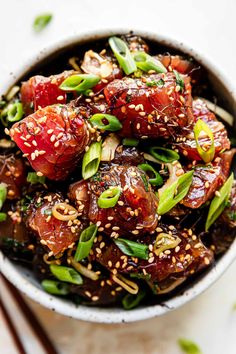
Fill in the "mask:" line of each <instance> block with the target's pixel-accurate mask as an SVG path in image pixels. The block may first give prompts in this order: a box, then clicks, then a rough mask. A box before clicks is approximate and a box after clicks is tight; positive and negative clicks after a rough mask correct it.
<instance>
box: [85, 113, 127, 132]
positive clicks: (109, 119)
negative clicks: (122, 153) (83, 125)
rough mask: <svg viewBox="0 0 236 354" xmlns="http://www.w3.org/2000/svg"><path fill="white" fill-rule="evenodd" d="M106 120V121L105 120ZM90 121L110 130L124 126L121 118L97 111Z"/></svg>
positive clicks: (98, 126)
mask: <svg viewBox="0 0 236 354" xmlns="http://www.w3.org/2000/svg"><path fill="white" fill-rule="evenodd" d="M104 120H105V121H106V122H104ZM89 121H90V122H91V123H92V125H93V126H94V127H97V128H98V129H102V130H108V131H110V132H115V131H117V130H120V129H121V128H122V124H121V123H120V121H119V119H118V118H116V117H115V116H112V115H110V114H103V113H96V114H94V115H93V116H92V117H91V118H90V119H89Z"/></svg>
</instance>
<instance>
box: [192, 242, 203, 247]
mask: <svg viewBox="0 0 236 354" xmlns="http://www.w3.org/2000/svg"><path fill="white" fill-rule="evenodd" d="M200 247H202V244H201V243H200V242H199V243H196V245H195V246H194V248H200Z"/></svg>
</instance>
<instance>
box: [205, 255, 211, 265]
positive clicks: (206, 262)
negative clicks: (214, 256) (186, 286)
mask: <svg viewBox="0 0 236 354" xmlns="http://www.w3.org/2000/svg"><path fill="white" fill-rule="evenodd" d="M204 263H205V264H206V265H208V264H210V260H209V259H208V258H207V257H205V258H204Z"/></svg>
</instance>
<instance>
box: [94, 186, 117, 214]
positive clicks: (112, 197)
mask: <svg viewBox="0 0 236 354" xmlns="http://www.w3.org/2000/svg"><path fill="white" fill-rule="evenodd" d="M120 194H121V188H120V187H118V186H116V187H113V186H112V187H109V188H108V189H107V190H105V191H104V192H103V193H102V194H101V195H100V196H99V198H98V202H97V203H98V206H99V208H103V209H106V208H112V207H114V206H115V205H116V203H117V202H118V200H119V198H120Z"/></svg>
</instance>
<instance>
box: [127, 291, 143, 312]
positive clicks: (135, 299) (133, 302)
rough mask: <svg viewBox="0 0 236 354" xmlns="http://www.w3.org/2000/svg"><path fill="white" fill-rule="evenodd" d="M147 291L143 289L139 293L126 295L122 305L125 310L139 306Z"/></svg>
mask: <svg viewBox="0 0 236 354" xmlns="http://www.w3.org/2000/svg"><path fill="white" fill-rule="evenodd" d="M145 295H146V292H145V291H144V290H143V289H141V290H140V291H139V292H138V294H137V295H132V294H127V295H125V297H124V298H123V299H122V305H123V307H124V309H125V310H131V309H133V308H135V307H137V306H138V305H139V304H140V302H141V301H142V300H143V298H144V297H145Z"/></svg>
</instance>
